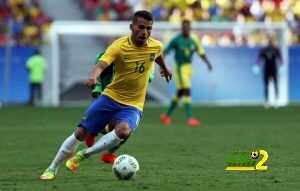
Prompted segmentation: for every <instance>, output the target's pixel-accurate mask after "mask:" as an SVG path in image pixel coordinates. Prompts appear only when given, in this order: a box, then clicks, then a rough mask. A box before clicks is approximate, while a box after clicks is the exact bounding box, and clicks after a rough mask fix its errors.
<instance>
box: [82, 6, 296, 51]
mask: <svg viewBox="0 0 300 191" xmlns="http://www.w3.org/2000/svg"><path fill="white" fill-rule="evenodd" d="M81 4H82V7H83V8H84V10H85V12H86V15H87V19H92V20H105V21H108V20H128V19H129V18H130V15H131V13H132V12H133V11H135V10H137V9H148V10H151V11H152V14H153V16H154V18H155V20H160V21H169V22H173V23H178V22H180V20H181V19H182V18H187V19H190V20H193V21H206V22H226V21H231V22H232V21H233V22H238V23H246V22H256V21H261V22H267V23H272V22H280V21H286V22H287V23H288V25H289V27H290V32H291V34H292V35H291V37H292V38H291V39H290V43H292V44H297V43H299V42H300V38H299V37H300V1H297V0H201V1H200V0H165V1H160V0H144V1H138V0H113V1H106V0H81ZM200 35H201V36H202V42H203V44H204V45H220V46H236V45H244V44H247V45H253V46H255V45H260V44H265V43H266V39H267V37H266V31H251V33H246V34H244V35H243V36H240V35H237V34H234V31H233V32H232V31H224V32H221V33H220V32H219V33H209V34H208V33H205V34H200Z"/></svg>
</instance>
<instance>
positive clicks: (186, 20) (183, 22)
mask: <svg viewBox="0 0 300 191" xmlns="http://www.w3.org/2000/svg"><path fill="white" fill-rule="evenodd" d="M181 23H182V24H189V25H190V24H191V21H190V20H188V19H183V20H182V21H181Z"/></svg>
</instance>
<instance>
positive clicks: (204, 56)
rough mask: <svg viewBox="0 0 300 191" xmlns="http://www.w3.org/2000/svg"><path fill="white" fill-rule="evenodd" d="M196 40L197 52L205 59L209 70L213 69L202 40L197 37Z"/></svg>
mask: <svg viewBox="0 0 300 191" xmlns="http://www.w3.org/2000/svg"><path fill="white" fill-rule="evenodd" d="M195 41H196V49H197V50H196V51H197V54H198V55H199V57H200V58H201V59H202V60H203V61H204V63H205V64H206V66H207V68H208V70H209V71H211V70H212V65H211V63H210V61H209V60H208V58H207V56H206V53H205V50H204V48H203V47H202V45H201V43H200V40H199V39H197V38H196V37H195Z"/></svg>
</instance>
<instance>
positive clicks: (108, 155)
mask: <svg viewBox="0 0 300 191" xmlns="http://www.w3.org/2000/svg"><path fill="white" fill-rule="evenodd" d="M127 140H128V138H127V139H124V140H123V141H122V142H120V144H119V145H117V146H115V147H112V148H111V149H108V150H107V151H106V152H103V153H102V154H101V158H100V159H101V161H102V162H105V163H108V164H113V163H114V161H115V160H116V158H117V157H118V156H117V155H116V154H115V153H116V151H117V150H118V149H119V148H120V147H121V145H123V144H124V143H125V142H126V141H127Z"/></svg>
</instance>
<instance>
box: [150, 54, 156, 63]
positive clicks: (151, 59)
mask: <svg viewBox="0 0 300 191" xmlns="http://www.w3.org/2000/svg"><path fill="white" fill-rule="evenodd" d="M154 59H155V54H154V53H151V54H150V56H149V60H150V62H153V61H154Z"/></svg>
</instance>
